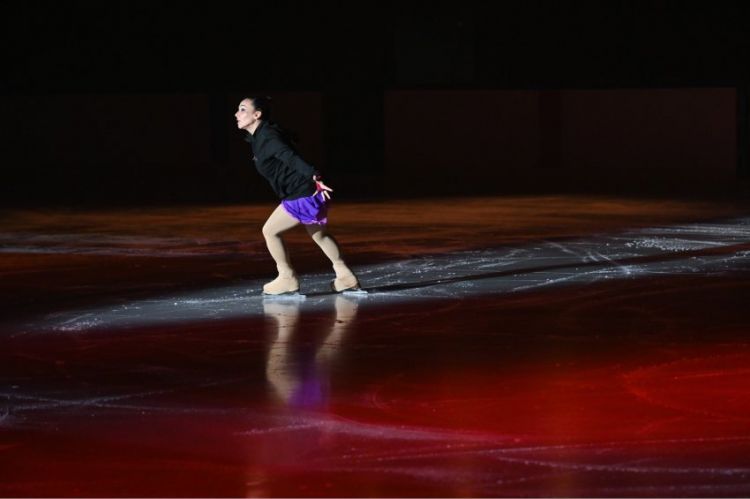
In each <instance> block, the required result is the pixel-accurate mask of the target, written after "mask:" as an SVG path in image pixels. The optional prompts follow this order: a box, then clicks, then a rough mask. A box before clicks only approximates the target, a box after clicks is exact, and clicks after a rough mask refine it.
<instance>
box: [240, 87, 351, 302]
mask: <svg viewBox="0 0 750 499" xmlns="http://www.w3.org/2000/svg"><path fill="white" fill-rule="evenodd" d="M270 101H271V98H270V97H263V96H251V97H245V98H244V99H242V101H241V102H240V105H239V108H238V109H237V112H236V113H235V114H234V116H235V118H237V128H240V129H243V130H247V132H248V134H247V137H245V140H247V141H248V142H249V143H250V145H251V146H252V151H253V161H254V162H255V168H256V169H257V170H258V173H260V174H261V175H262V176H263V177H265V178H266V180H268V182H269V183H270V184H271V188H272V189H273V190H274V192H275V193H276V195H277V196H278V197H279V198H280V199H281V203H280V204H279V206H277V207H276V209H275V210H274V211H273V212H272V213H271V215H270V216H269V217H268V220H266V223H265V224H264V225H263V237H264V238H265V240H266V246H268V251H269V252H270V253H271V257H273V259H274V260H275V261H276V269H277V270H278V272H279V275H278V277H276V279H274V280H273V281H271V282H269V283H266V284H265V285H264V286H263V294H269V295H278V294H285V293H297V292H298V291H299V280H298V279H297V274H296V272H295V271H294V269H293V268H292V266H291V263H290V261H289V253H288V252H287V249H286V246H285V245H284V241H283V239H282V238H281V234H282V232H285V231H287V230H289V229H291V228H292V227H295V226H297V225H299V224H300V223H301V224H304V226H305V229H306V230H307V232H308V234H310V236H311V237H312V239H313V241H315V242H316V243H317V244H318V246H320V248H321V249H322V250H323V253H325V255H326V256H327V257H328V258H329V259H330V260H331V263H332V264H333V270H334V272H335V273H336V279H334V280H333V281H331V289H333V290H334V291H336V292H341V291H344V290H347V289H360V286H359V280H358V279H357V276H355V275H354V273H353V272H352V271H351V269H350V268H349V267H348V266H347V265H346V263H345V262H344V260H343V258H342V256H341V250H340V249H339V245H338V242H337V241H336V239H334V237H333V235H331V234H330V233H329V232H328V227H327V223H328V200H329V199H330V197H331V195H330V194H329V193H328V191H333V189H331V188H330V187H328V186H327V185H325V184H324V183H323V182H322V181H321V174H320V172H319V171H318V170H317V169H316V168H314V167H313V166H312V165H310V164H308V163H307V162H306V161H305V160H303V159H302V158H301V157H300V156H299V154H297V152H296V151H295V149H294V148H293V147H292V145H290V140H289V138H288V137H287V134H286V133H285V132H284V130H283V129H282V128H281V127H280V126H279V125H278V124H276V123H274V122H272V121H270V117H271V105H270Z"/></svg>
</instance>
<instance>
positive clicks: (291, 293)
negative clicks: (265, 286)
mask: <svg viewBox="0 0 750 499" xmlns="http://www.w3.org/2000/svg"><path fill="white" fill-rule="evenodd" d="M261 295H262V296H263V298H281V299H292V300H295V299H305V298H307V295H304V294H302V293H300V292H299V291H287V292H286V293H278V294H273V293H266V292H263V293H262V294H261Z"/></svg>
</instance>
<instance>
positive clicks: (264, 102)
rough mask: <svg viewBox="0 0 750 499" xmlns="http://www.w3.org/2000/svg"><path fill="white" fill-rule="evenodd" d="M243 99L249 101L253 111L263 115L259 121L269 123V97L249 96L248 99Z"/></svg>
mask: <svg viewBox="0 0 750 499" xmlns="http://www.w3.org/2000/svg"><path fill="white" fill-rule="evenodd" d="M245 99H250V100H251V101H252V103H253V107H254V108H255V110H256V111H260V112H261V113H263V114H262V116H261V119H263V120H266V121H269V120H270V119H271V100H272V99H271V96H269V95H250V96H248V97H245Z"/></svg>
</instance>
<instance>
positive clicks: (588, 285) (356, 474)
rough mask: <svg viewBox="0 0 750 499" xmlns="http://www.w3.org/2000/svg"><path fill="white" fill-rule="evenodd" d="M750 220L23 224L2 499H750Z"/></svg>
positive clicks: (72, 215)
mask: <svg viewBox="0 0 750 499" xmlns="http://www.w3.org/2000/svg"><path fill="white" fill-rule="evenodd" d="M749 207H750V206H748V205H745V204H743V203H738V202H721V201H695V202H690V201H684V200H683V201H677V200H658V199H624V198H607V197H591V196H579V197H576V196H552V197H533V196H528V197H516V198H493V199H491V200H487V199H484V200H476V199H457V200H453V201H452V202H451V203H450V204H449V206H446V203H445V202H444V201H443V200H422V201H403V202H391V203H383V204H380V205H379V204H378V203H351V204H347V203H341V204H340V205H338V206H335V207H333V208H332V210H331V220H332V223H331V230H332V232H333V233H334V234H335V235H336V238H337V240H338V241H339V243H340V245H341V247H342V250H343V251H344V254H345V257H346V258H347V261H348V262H349V264H350V266H351V267H352V269H353V270H354V271H355V273H357V275H358V277H359V280H360V283H361V285H362V287H363V288H364V289H365V290H366V291H367V293H366V294H337V293H334V292H332V291H330V288H329V287H328V283H329V282H330V280H331V279H332V278H333V273H332V270H330V268H329V266H328V264H327V262H326V261H325V257H324V255H323V254H322V252H320V250H319V249H318V248H317V247H316V246H315V244H314V243H313V242H312V240H310V239H309V238H308V237H307V235H306V234H305V233H304V231H303V230H301V229H300V228H295V229H294V230H293V231H290V233H289V234H288V238H287V241H288V244H289V245H290V250H291V255H292V261H293V263H294V264H295V265H296V268H297V270H298V272H299V274H300V284H301V290H300V291H301V293H302V295H301V296H297V297H264V296H262V295H261V294H260V293H261V288H262V285H263V283H264V282H267V281H269V280H271V279H272V278H273V277H274V276H275V275H274V274H273V273H272V270H273V269H274V267H273V262H272V260H271V259H270V256H268V255H267V253H266V252H265V246H264V243H263V241H262V238H261V236H260V231H259V228H260V226H261V225H262V223H263V220H264V217H265V216H267V215H268V214H269V213H270V211H271V210H272V209H273V206H271V207H268V206H247V207H242V206H240V207H224V208H171V209H167V208H160V209H156V208H154V209H146V208H144V209H141V210H123V211H115V210H113V211H98V212H94V211H89V212H85V213H82V212H75V211H70V212H66V211H47V212H45V211H42V210H38V211H18V212H8V213H4V214H3V220H4V221H5V223H4V224H3V230H2V233H0V276H1V277H2V278H3V282H2V284H0V292H1V293H2V297H3V301H4V303H5V306H3V307H2V309H3V318H2V321H0V335H1V336H0V341H1V342H2V348H0V356H1V358H2V362H0V370H1V371H0V372H1V373H2V376H1V377H0V462H2V466H0V494H2V495H5V496H8V495H12V496H43V495H55V496H66V495H95V496H138V495H160V496H170V495H179V496H215V495H231V496H279V495H281V496H284V495H286V496H289V495H292V496H321V495H322V496H353V495H354V496H356V495H368V496H425V495H426V496H529V495H532V496H534V495H536V496H539V495H541V496H649V497H654V496H666V497H674V496H702V497H706V496H721V497H729V496H732V497H740V496H747V495H748V494H750V461H748V460H747V457H746V456H747V455H749V454H750V416H748V414H750V368H749V367H748V366H750V351H749V350H748V343H749V342H748V336H747V332H748V331H749V330H750V307H748V300H747V296H750V293H749V291H750V289H748V288H750V279H749V277H750V210H749V209H748V208H749ZM334 210H335V211H334ZM285 237H287V236H285Z"/></svg>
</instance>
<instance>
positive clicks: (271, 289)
mask: <svg viewBox="0 0 750 499" xmlns="http://www.w3.org/2000/svg"><path fill="white" fill-rule="evenodd" d="M297 292H299V280H298V279H297V276H296V275H294V274H290V275H279V276H278V277H277V278H276V279H274V280H273V281H271V282H267V283H266V284H264V285H263V294H266V295H281V294H285V293H297Z"/></svg>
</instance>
